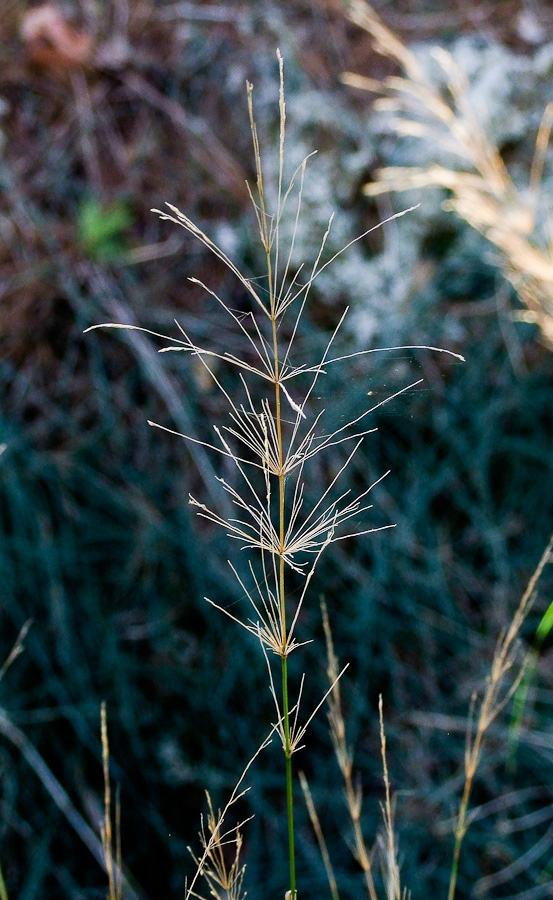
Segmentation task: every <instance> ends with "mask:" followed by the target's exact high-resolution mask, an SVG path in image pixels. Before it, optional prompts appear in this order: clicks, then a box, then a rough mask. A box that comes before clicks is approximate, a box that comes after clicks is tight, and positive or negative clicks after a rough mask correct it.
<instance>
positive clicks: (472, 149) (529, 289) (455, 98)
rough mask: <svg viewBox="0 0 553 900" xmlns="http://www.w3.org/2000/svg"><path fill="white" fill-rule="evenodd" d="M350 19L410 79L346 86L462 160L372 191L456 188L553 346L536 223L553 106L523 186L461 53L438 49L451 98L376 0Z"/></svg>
mask: <svg viewBox="0 0 553 900" xmlns="http://www.w3.org/2000/svg"><path fill="white" fill-rule="evenodd" d="M349 16H350V19H351V21H352V22H354V23H355V24H356V25H358V26H359V27H360V28H362V29H364V30H365V31H366V32H368V33H369V34H370V35H371V37H372V39H373V44H374V49H375V50H376V51H377V52H378V53H380V54H381V55H383V56H385V57H387V58H388V59H390V60H392V61H393V62H395V63H397V64H398V65H399V66H400V67H401V69H402V70H403V75H401V76H391V77H387V78H384V79H382V80H376V79H372V78H365V77H363V76H361V75H358V74H355V73H352V72H347V73H345V74H344V76H343V81H344V82H345V83H346V84H349V85H350V86H352V87H355V88H360V89H362V90H367V91H369V92H371V93H374V94H378V95H380V98H379V99H378V100H376V101H375V104H374V106H375V109H379V110H382V111H386V112H387V113H391V114H392V118H391V120H390V128H391V130H392V131H393V132H394V133H395V134H396V135H398V136H400V137H401V136H410V137H415V138H419V139H420V140H422V141H425V142H426V143H427V144H428V146H429V147H433V148H435V149H437V150H439V151H442V152H445V153H447V154H448V155H449V156H450V157H451V158H456V159H457V160H458V165H452V166H451V167H449V166H445V165H438V164H433V165H429V166H425V167H410V166H393V167H388V168H383V169H379V170H377V172H376V174H375V180H374V181H373V182H371V183H369V184H366V185H365V187H364V192H365V194H366V195H367V196H375V195H378V194H383V193H388V192H390V191H404V190H411V189H413V188H426V187H439V188H445V189H446V190H448V191H449V192H450V197H449V199H448V200H447V201H446V203H445V208H446V209H448V210H452V211H454V212H456V213H457V214H458V215H459V216H460V217H461V218H462V219H464V220H465V222H467V223H468V224H469V225H470V226H472V228H475V229H476V230H477V231H479V232H480V233H481V234H483V235H484V236H485V237H486V238H487V239H488V240H489V241H490V242H491V243H492V244H493V245H494V246H495V247H496V248H497V250H498V251H499V259H500V266H501V269H502V271H503V274H504V275H505V277H506V278H507V279H508V280H509V281H510V282H511V284H512V285H513V287H514V288H515V290H516V291H517V293H518V295H519V297H520V299H521V301H522V302H523V304H524V305H525V306H526V309H525V310H522V311H520V312H517V314H516V316H517V318H519V319H522V320H523V321H527V322H533V323H535V324H536V325H538V326H539V328H540V331H541V335H542V337H543V340H544V342H545V343H546V344H547V345H548V346H549V347H550V348H553V243H552V241H551V237H550V231H549V229H548V232H547V237H546V238H545V239H544V238H543V237H542V235H541V234H540V230H539V228H538V226H537V221H536V220H537V214H538V209H539V205H540V188H541V182H542V175H543V168H544V162H545V154H546V150H547V145H548V143H549V137H550V133H551V126H552V124H553V103H550V104H548V105H547V107H546V109H545V111H544V113H543V117H542V121H541V125H540V128H539V130H538V134H537V137H536V143H535V151H534V159H533V163H532V167H531V171H530V175H529V184H528V187H527V188H526V189H521V188H519V187H517V186H516V185H515V183H514V181H513V180H512V178H511V177H510V175H509V172H508V171H507V168H506V167H505V164H504V162H503V160H502V158H501V155H500V152H499V150H498V148H497V146H496V145H495V143H494V142H493V140H492V139H491V138H490V137H489V135H488V134H487V133H486V130H485V129H484V127H483V126H482V124H481V123H480V121H479V120H478V117H477V115H476V114H475V112H474V109H473V107H472V104H471V102H470V100H469V90H468V89H469V83H468V81H467V77H466V75H465V73H464V72H463V70H462V68H461V67H460V66H459V65H458V63H457V62H456V61H455V59H454V58H453V56H452V55H451V54H450V53H448V52H447V51H446V50H444V49H443V48H441V47H434V48H433V50H432V55H433V58H434V59H435V61H436V63H437V65H438V66H439V68H440V69H441V72H442V75H443V77H444V78H445V86H446V93H443V92H441V90H440V87H439V86H438V85H437V84H434V83H432V81H431V80H430V78H429V77H428V76H427V74H426V73H425V72H424V71H423V69H422V67H421V65H420V63H419V61H418V59H417V57H416V56H415V54H414V53H412V52H411V51H410V50H409V49H408V48H407V47H406V46H405V45H404V44H403V43H402V42H401V41H400V40H399V38H398V37H396V35H395V34H393V32H392V31H391V30H390V29H389V28H388V27H387V26H386V25H385V24H384V23H383V22H382V21H381V19H380V18H379V17H378V16H377V14H376V12H375V11H374V10H373V8H372V7H371V6H370V5H369V4H368V3H366V2H364V0H353V2H351V4H350V6H349Z"/></svg>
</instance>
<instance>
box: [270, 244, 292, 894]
mask: <svg viewBox="0 0 553 900" xmlns="http://www.w3.org/2000/svg"><path fill="white" fill-rule="evenodd" d="M266 248H267V274H268V281H269V302H270V310H271V324H272V337H273V354H274V377H275V417H276V429H277V444H278V467H279V472H278V520H279V544H280V560H279V601H280V619H281V635H282V656H281V661H282V713H283V727H284V756H285V761H286V763H285V764H286V816H287V820H288V857H289V863H290V898H291V900H296V897H297V893H296V850H295V843H294V794H293V779H292V746H291V740H290V704H289V701H288V658H287V641H288V629H287V623H286V591H285V586H284V544H285V534H286V533H285V523H284V490H285V484H284V480H285V479H284V471H283V469H284V447H283V440H282V413H281V397H280V382H279V375H280V361H279V353H278V336H277V315H276V297H275V290H274V283H273V272H272V262H271V252H270V248H269V243H268V242H267V244H266Z"/></svg>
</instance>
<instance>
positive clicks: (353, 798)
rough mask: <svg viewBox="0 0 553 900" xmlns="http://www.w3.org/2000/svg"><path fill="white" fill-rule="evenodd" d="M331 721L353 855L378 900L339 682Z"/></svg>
mask: <svg viewBox="0 0 553 900" xmlns="http://www.w3.org/2000/svg"><path fill="white" fill-rule="evenodd" d="M321 608H322V615H323V627H324V632H325V637H326V656H327V676H328V680H329V682H330V683H331V684H333V683H335V682H336V678H337V675H338V659H337V657H336V654H335V652H334V644H333V640H332V632H331V630H330V622H329V618H328V611H327V608H326V604H325V603H322V604H321ZM328 706H329V711H328V721H329V725H330V736H331V739H332V746H333V748H334V754H335V756H336V760H337V762H338V766H339V768H340V772H341V773H342V778H343V780H344V788H345V796H346V804H347V809H348V814H349V817H350V821H351V826H352V830H353V855H354V857H355V859H356V861H357V862H358V863H359V865H360V866H361V869H362V871H363V875H364V878H365V885H366V888H367V893H368V895H369V897H370V900H377V893H376V888H375V885H374V878H373V873H372V853H371V852H370V851H369V850H368V848H367V844H366V842H365V838H364V835H363V829H362V827H361V812H362V806H363V795H362V792H361V785H360V784H355V783H354V775H353V753H352V751H351V749H350V747H349V746H348V742H347V737H346V723H345V719H344V714H343V711H342V697H341V692H340V684H339V682H338V683H337V684H336V687H335V688H334V690H333V691H332V693H331V694H330V695H329V697H328Z"/></svg>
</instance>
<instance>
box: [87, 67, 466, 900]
mask: <svg viewBox="0 0 553 900" xmlns="http://www.w3.org/2000/svg"><path fill="white" fill-rule="evenodd" d="M277 58H278V64H279V73H280V80H279V121H280V127H279V137H278V179H277V180H278V183H277V192H276V200H275V208H274V209H269V201H268V198H267V194H266V191H265V183H264V174H263V166H262V161H261V148H260V141H259V136H258V132H257V125H256V122H255V116H254V108H253V87H252V85H250V84H248V85H247V97H248V110H249V117H250V124H251V132H252V140H253V150H254V159H255V170H256V180H255V186H254V187H252V186H248V191H249V194H250V198H251V200H252V204H253V209H254V214H255V219H256V223H257V228H258V231H259V240H260V243H261V246H262V250H263V258H264V267H265V272H264V277H263V279H262V280H261V279H259V278H255V279H254V278H250V277H248V276H246V275H244V274H243V272H242V271H241V270H240V268H239V267H238V266H237V264H236V263H235V262H234V261H233V260H232V259H231V258H230V257H229V256H228V254H227V253H225V251H224V250H222V249H221V248H220V247H219V246H218V245H217V244H215V243H214V242H213V241H212V240H211V238H210V237H209V236H208V235H207V234H206V233H205V232H204V231H203V230H202V229H201V228H200V227H199V226H198V225H196V224H195V223H194V222H193V221H192V220H191V219H190V218H188V216H186V215H185V214H184V213H182V212H181V211H180V210H179V209H177V208H176V207H175V206H173V205H172V204H167V209H165V210H155V212H157V213H158V215H159V216H160V217H161V219H163V220H165V221H169V222H172V223H173V224H175V225H178V226H179V227H182V228H184V229H185V230H186V231H188V232H189V233H190V234H191V235H192V236H193V237H195V238H196V239H197V240H198V241H200V243H202V244H203V245H204V247H206V248H207V249H208V250H209V251H210V252H211V253H213V254H214V255H215V256H216V257H217V258H218V259H219V260H220V261H221V262H222V263H223V264H224V265H225V266H226V267H227V268H228V269H229V270H230V271H231V272H232V273H233V275H234V276H235V277H236V278H237V279H238V281H239V283H240V284H241V286H242V288H243V290H244V292H245V294H246V297H247V298H249V301H250V306H251V308H250V309H249V310H248V311H246V312H245V313H244V314H243V313H237V312H236V311H235V310H234V309H232V308H231V307H230V306H229V304H228V303H227V302H226V301H225V300H224V299H223V298H222V297H220V296H219V295H218V294H217V292H216V291H214V290H213V289H212V288H211V287H209V286H208V285H205V284H203V282H200V281H199V280H197V279H192V281H193V283H195V284H198V285H200V286H201V287H203V288H204V290H205V292H206V295H207V297H208V298H211V299H212V300H214V301H215V302H216V303H217V304H218V305H219V306H220V307H221V309H222V310H223V312H224V313H225V314H226V315H227V316H228V317H229V318H230V320H231V321H232V323H233V325H234V326H235V327H236V328H237V330H238V332H239V335H240V336H241V338H242V340H243V344H244V354H243V355H236V354H235V353H230V352H229V351H227V350H224V349H221V348H218V347H217V345H215V346H203V345H201V344H199V343H197V342H196V341H195V339H194V338H193V337H192V336H191V335H190V334H189V333H188V332H187V331H186V330H185V328H183V327H182V325H181V324H180V323H178V322H177V328H178V330H179V332H180V337H178V338H177V339H175V338H172V337H170V336H168V335H163V334H159V333H157V332H152V331H149V330H148V329H140V330H143V331H145V332H146V333H148V334H150V335H152V336H154V337H156V338H162V339H163V340H165V341H167V342H168V345H167V346H165V347H162V348H161V351H160V352H179V351H184V352H187V353H189V354H190V355H192V356H193V357H195V358H196V359H197V360H198V362H199V364H200V365H201V366H202V367H203V368H204V369H205V372H206V375H207V376H208V377H209V378H210V379H211V380H212V382H213V384H214V386H215V388H216V389H217V390H218V391H219V392H220V394H221V396H222V397H223V399H224V401H225V403H226V406H227V410H228V415H229V422H230V424H225V425H223V424H214V425H213V432H214V435H215V438H214V440H213V442H205V441H203V440H199V439H197V438H195V437H192V436H189V435H186V434H183V435H181V436H182V437H185V438H187V439H188V440H190V441H193V442H195V443H200V444H202V445H203V446H204V447H205V448H207V449H209V450H212V451H215V452H216V453H218V454H220V455H222V456H223V457H225V458H226V459H227V460H230V462H231V463H232V464H233V467H234V476H235V477H234V478H233V479H232V480H231V479H229V478H223V477H219V478H218V480H219V482H220V484H221V486H222V488H223V490H224V492H225V493H226V495H227V496H228V497H229V498H230V506H231V509H232V513H231V514H230V515H229V514H228V513H227V512H226V511H224V510H221V509H217V508H216V509H213V508H211V507H209V506H207V505H206V504H205V503H204V502H203V501H201V500H197V499H196V498H195V497H192V496H191V497H190V503H191V504H192V505H193V506H194V507H195V508H196V510H197V512H198V515H199V516H201V517H202V518H205V519H207V520H208V521H209V522H210V523H211V524H213V525H217V526H219V527H221V528H223V529H224V530H225V531H226V533H227V535H228V536H229V537H230V538H232V539H234V540H236V541H238V542H239V544H240V547H241V549H242V550H245V551H247V553H248V555H249V558H248V563H247V566H246V573H243V572H240V571H239V569H238V566H237V565H235V564H234V562H232V561H229V565H230V567H231V570H232V572H233V574H234V576H235V577H236V579H237V581H238V584H239V586H240V588H241V591H242V593H243V597H244V599H245V600H246V601H247V602H248V603H249V606H250V608H251V616H250V617H244V616H242V615H236V616H235V615H234V614H233V613H231V612H230V611H229V610H228V609H225V608H224V607H222V606H218V608H219V609H221V611H222V612H224V613H225V614H226V615H227V616H229V617H230V618H231V619H233V620H234V621H236V622H237V623H238V624H240V625H241V626H242V627H243V628H245V629H246V630H247V631H248V632H250V633H251V634H252V635H254V636H255V637H256V638H257V639H258V640H259V643H260V645H261V648H262V650H263V653H264V654H265V659H266V661H267V667H268V673H269V685H270V691H271V694H272V697H273V700H274V702H275V705H276V712H277V721H276V724H275V726H274V729H275V730H277V731H278V734H279V736H280V739H281V743H282V749H283V751H284V757H285V771H286V806H287V823H288V845H289V846H288V857H289V867H290V886H289V894H290V897H291V898H292V900H296V876H295V849H294V848H295V844H294V821H293V781H292V763H291V760H292V756H293V755H294V753H296V752H297V751H298V750H299V749H301V747H302V741H303V738H304V736H305V733H306V731H307V728H308V727H309V725H310V723H311V721H312V719H313V717H314V716H315V714H316V713H317V711H318V710H319V709H320V707H321V706H322V704H323V703H324V701H325V700H326V698H327V696H329V695H332V691H333V690H334V689H335V687H336V685H337V683H338V681H339V678H340V677H341V675H342V672H343V671H344V670H342V672H340V673H338V672H336V673H335V677H334V678H333V680H332V682H331V686H330V688H329V690H328V691H327V692H326V694H325V695H324V697H323V698H322V700H321V701H320V702H319V703H318V704H317V705H316V707H315V709H314V710H313V712H311V714H309V715H308V716H307V717H306V721H305V723H304V724H301V723H300V721H299V710H300V702H301V697H302V690H303V683H304V682H303V678H302V681H301V683H300V685H299V688H298V691H297V695H296V700H295V702H291V699H290V696H289V682H288V667H287V661H288V656H289V655H290V653H291V652H292V651H293V650H296V649H297V648H298V647H300V646H301V643H299V642H298V641H297V640H296V636H295V629H296V625H297V622H298V619H299V616H300V612H301V609H302V606H303V603H304V600H305V597H306V593H307V590H308V587H309V584H310V581H311V579H312V577H313V575H314V572H315V569H316V567H317V564H318V562H319V559H320V557H321V554H322V553H323V552H324V550H325V549H326V548H327V547H328V546H329V544H331V543H333V542H335V541H341V540H344V539H346V538H351V537H357V536H359V535H363V534H370V533H372V532H374V531H379V530H382V528H390V527H393V526H392V524H389V525H385V526H380V527H370V526H365V525H363V524H358V523H359V521H361V522H362V518H361V517H363V515H364V514H365V513H367V512H368V511H369V510H370V509H371V504H370V503H369V502H368V495H369V494H370V492H371V491H372V489H373V488H374V487H375V486H376V485H377V484H379V482H380V481H381V480H382V478H384V477H385V475H386V474H388V473H385V474H383V475H382V476H381V477H380V478H378V479H376V480H375V481H374V482H373V483H372V484H369V485H368V486H367V487H365V488H364V489H362V490H360V491H359V492H358V493H357V494H352V492H351V488H349V487H344V488H341V484H342V483H343V478H344V473H345V472H346V470H347V469H348V466H349V465H350V463H351V461H352V459H353V458H354V457H355V454H356V453H357V451H358V450H359V448H360V446H361V443H362V442H363V440H364V439H365V437H366V436H367V435H368V434H370V433H371V432H373V431H374V428H367V427H366V419H367V417H368V416H369V415H370V414H371V413H372V412H374V411H375V410H376V409H377V408H378V407H380V406H381V405H382V404H383V403H386V402H388V401H389V400H392V399H393V398H394V397H397V396H399V395H400V394H402V393H403V392H404V391H407V390H409V389H411V388H413V387H415V386H416V385H417V384H419V382H418V381H417V382H414V383H413V384H408V385H406V386H405V387H404V388H402V389H401V390H399V391H397V392H396V393H395V394H393V395H391V396H389V397H387V398H386V399H385V400H382V401H380V402H379V403H377V404H376V405H375V404H369V405H368V406H367V408H366V409H365V410H363V411H362V412H361V413H360V414H359V415H357V416H356V417H355V418H353V419H351V420H350V421H349V422H347V423H346V424H344V425H340V426H339V427H338V428H335V429H334V430H330V431H324V429H323V421H324V410H319V411H318V412H317V413H316V414H315V413H314V411H313V409H312V404H311V403H310V398H311V397H312V394H313V391H314V390H315V388H316V386H317V384H318V381H319V379H320V378H324V376H325V374H326V372H327V370H328V367H329V366H331V365H335V364H337V363H339V362H342V361H345V360H347V359H351V358H353V357H358V356H362V355H364V354H369V353H373V352H376V351H375V350H374V349H368V350H362V351H358V352H356V353H351V354H345V355H341V356H335V355H333V354H332V348H333V345H334V342H335V340H336V337H337V335H338V333H339V330H340V327H341V325H342V324H343V322H344V319H345V316H346V314H347V310H345V311H344V313H343V314H342V316H341V318H340V320H339V322H338V324H337V326H336V328H335V329H334V331H333V333H332V334H331V336H330V338H329V340H328V342H327V344H326V346H325V348H324V350H323V352H322V354H321V356H320V358H319V359H318V361H315V362H313V361H310V362H308V363H305V362H304V363H300V364H296V363H295V362H294V348H295V340H296V337H297V335H298V332H299V328H300V323H301V319H302V316H303V314H304V311H305V308H306V303H307V300H308V297H309V294H310V291H311V288H312V285H313V283H314V282H315V280H316V279H317V278H318V276H319V275H320V274H321V272H323V271H324V270H325V269H326V268H327V267H328V266H329V265H331V263H332V262H333V261H334V260H335V259H336V257H337V256H338V255H339V254H340V253H342V252H344V251H345V250H347V248H348V247H350V246H351V245H352V244H353V243H355V241H357V240H360V239H361V238H362V237H364V236H365V235H366V234H369V233H370V232H371V231H373V230H374V228H371V229H369V230H368V231H367V232H365V234H363V235H360V236H359V237H358V238H355V239H354V240H352V241H350V242H349V243H348V244H346V246H345V247H344V248H342V250H340V251H339V252H338V253H335V254H334V255H333V256H332V257H331V258H330V259H328V260H326V261H323V255H324V250H325V246H326V242H327V238H328V235H329V233H330V228H331V226H332V217H330V219H329V222H328V226H327V229H326V231H325V233H324V235H323V237H322V239H321V243H320V247H319V250H318V253H317V254H316V257H315V260H314V262H313V263H312V265H311V266H310V267H307V271H305V268H304V266H299V267H298V268H297V269H296V270H295V271H293V266H292V258H293V250H294V244H295V237H296V232H297V228H298V223H299V219H300V215H301V209H302V197H303V184H304V177H305V171H306V165H307V161H308V159H309V157H306V158H305V159H304V160H303V161H302V163H301V164H300V165H299V166H298V168H297V169H296V170H295V171H294V172H293V174H292V176H291V178H290V179H289V180H288V181H287V180H286V178H285V131H286V106H285V102H284V76H283V60H282V56H281V54H280V52H277ZM292 203H294V204H295V212H294V214H293V221H294V230H293V234H292V237H291V239H290V241H289V244H288V246H284V245H283V241H282V233H281V227H280V226H281V223H282V218H283V215H284V212H285V209H286V207H287V206H288V205H289V204H292ZM408 211H409V210H404V211H402V212H400V213H398V214H396V215H394V216H391V217H390V218H389V219H387V220H385V222H389V221H391V220H392V219H395V218H398V217H399V216H402V215H404V214H405V213H406V212H408ZM385 222H383V223H380V225H382V224H385ZM380 225H378V226H375V227H380ZM95 327H102V326H95ZM107 327H112V328H124V327H127V326H125V325H122V324H114V323H107ZM129 327H131V328H133V329H136V328H137V327H138V326H135V325H131V326H129ZM383 349H384V350H388V351H392V350H398V349H407V348H404V347H402V348H399V347H386V348H383ZM412 349H414V348H412ZM418 349H422V348H418ZM424 349H428V350H433V351H437V352H445V353H449V354H450V355H451V356H453V357H456V358H458V359H462V357H460V356H459V354H455V353H452V352H451V351H442V350H440V348H434V347H427V348H424ZM221 363H223V364H225V366H226V367H228V368H229V369H230V371H234V373H235V376H237V380H238V390H239V392H241V394H242V397H241V399H238V396H237V395H236V394H232V395H231V391H230V389H229V388H227V387H226V386H225V383H224V382H225V379H224V378H223V377H221V376H220V375H219V374H218V371H217V370H216V369H218V368H219V367H220V365H221ZM260 388H264V389H265V393H263V394H262V396H261V398H260V399H258V398H259V393H260ZM150 424H151V425H154V424H155V423H153V422H151V423H150ZM155 427H159V428H163V429H164V430H167V431H172V429H169V428H166V427H165V426H163V425H155ZM173 433H178V432H173ZM342 444H344V445H346V446H347V447H348V448H349V449H347V451H346V453H345V458H344V459H343V462H342V463H341V464H340V465H339V467H338V469H337V471H336V473H335V474H334V476H333V477H332V478H331V479H330V481H329V483H328V484H327V485H326V486H323V487H322V488H321V490H320V493H319V496H318V499H316V500H315V501H314V502H312V505H311V506H310V508H309V509H307V508H306V500H305V498H306V492H305V490H304V484H305V481H304V479H305V478H306V477H307V474H308V468H309V463H310V462H311V461H312V460H313V458H314V457H316V456H317V455H318V454H319V453H322V452H323V451H326V450H328V449H329V448H331V447H332V448H336V447H337V446H341V445H342ZM352 520H355V526H354V527H353V529H351V528H345V527H344V526H345V525H346V523H350V522H352ZM252 552H253V556H252ZM288 570H292V571H293V572H294V573H295V574H296V576H299V577H300V578H303V586H302V588H301V589H300V591H299V592H297V593H296V594H295V595H293V596H290V595H289V592H288V590H287V580H286V579H287V572H288ZM206 599H207V600H208V602H210V603H211V604H212V605H213V606H217V604H216V603H215V602H214V601H211V600H209V599H208V598H206ZM302 643H305V641H304V642H302ZM268 651H270V655H271V659H269V656H268V655H267V652H268ZM275 656H276V657H278V658H280V666H281V678H282V688H281V691H280V692H278V691H277V689H276V687H275V683H274V677H273V671H272V665H274V657H275ZM223 818H224V815H223ZM218 821H219V820H218V819H217V820H216V819H215V817H214V816H213V814H212V810H210V814H209V817H208V820H207V830H206V831H205V832H204V838H203V840H204V844H205V849H204V855H203V856H202V857H201V859H200V861H199V868H200V869H203V868H205V866H206V864H207V863H206V861H207V860H208V858H209V860H210V865H211V869H210V870H209V871H211V878H212V885H211V886H212V887H213V885H216V884H219V887H220V886H221V885H220V881H221V879H222V878H223V874H222V870H221V868H220V859H219V857H218V856H217V853H218V851H217V849H216V843H217V841H218V840H219V837H218V836H219V834H220V827H219V826H218V825H217V822H218ZM212 826H213V828H214V830H212ZM208 834H210V835H211V837H208ZM213 854H215V856H213ZM217 859H219V862H217ZM206 871H207V869H206ZM233 871H234V873H235V875H236V885H237V888H236V890H241V883H242V882H241V876H238V874H236V873H238V872H239V871H241V870H240V867H239V863H238V857H237V859H236V865H235V868H234V870H233ZM227 875H228V873H227V874H225V877H227ZM229 877H230V876H229ZM217 879H219V881H217ZM194 883H195V882H194V881H193V882H192V884H191V887H190V888H189V891H190V892H192V891H193V890H195V889H194ZM213 889H215V888H213ZM189 896H192V893H190V894H189Z"/></svg>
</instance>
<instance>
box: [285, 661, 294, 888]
mask: <svg viewBox="0 0 553 900" xmlns="http://www.w3.org/2000/svg"><path fill="white" fill-rule="evenodd" d="M282 699H283V707H284V735H285V738H286V749H285V757H286V815H287V818H288V854H289V858H290V894H291V900H296V897H297V893H296V851H295V845H294V795H293V783H292V751H291V747H290V714H289V704H288V657H286V656H283V657H282Z"/></svg>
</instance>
